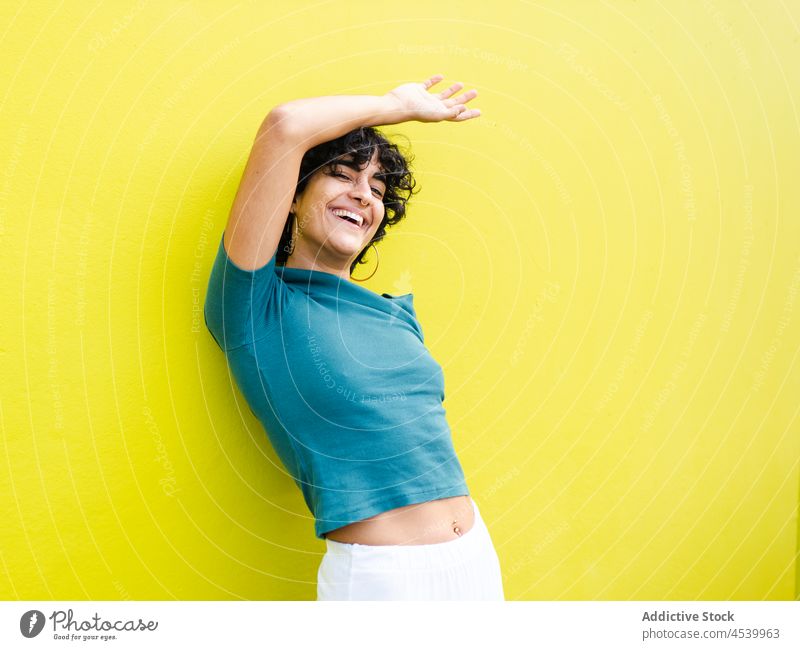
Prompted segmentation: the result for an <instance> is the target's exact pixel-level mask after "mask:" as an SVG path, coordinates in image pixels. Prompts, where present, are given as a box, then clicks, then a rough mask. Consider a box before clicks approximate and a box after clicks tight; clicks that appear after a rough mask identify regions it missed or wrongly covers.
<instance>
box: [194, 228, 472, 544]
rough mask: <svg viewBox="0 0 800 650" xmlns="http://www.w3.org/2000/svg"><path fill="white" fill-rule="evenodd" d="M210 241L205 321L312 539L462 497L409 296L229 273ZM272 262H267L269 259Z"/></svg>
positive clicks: (460, 476)
mask: <svg viewBox="0 0 800 650" xmlns="http://www.w3.org/2000/svg"><path fill="white" fill-rule="evenodd" d="M223 242H224V239H220V244H219V250H218V251H217V256H216V259H215V261H214V264H213V267H212V269H211V275H210V278H209V284H208V293H207V295H206V301H205V308H204V314H205V322H206V326H207V327H208V329H209V331H210V332H211V334H212V336H213V337H214V340H215V341H216V342H217V345H219V347H220V348H221V349H222V350H223V352H224V353H225V356H226V359H227V361H228V365H229V367H230V369H231V373H232V375H233V377H234V379H235V381H236V384H237V385H238V387H239V389H240V390H241V392H242V395H243V396H244V397H245V399H246V400H247V403H248V405H249V406H250V409H251V410H252V412H253V413H254V415H255V416H256V417H257V418H258V419H259V421H260V422H261V423H262V425H263V426H264V429H265V431H266V433H267V436H268V437H269V440H270V442H271V443H272V446H273V447H274V449H275V452H276V453H277V455H278V456H279V458H280V459H281V462H282V463H283V464H284V466H285V468H286V470H287V471H288V472H289V474H290V475H291V477H292V478H293V479H294V481H295V483H296V484H297V485H298V486H299V487H300V489H301V490H302V493H303V497H304V499H305V502H306V504H307V505H308V508H309V510H310V511H311V513H312V514H313V515H314V519H315V524H314V531H315V534H316V536H317V537H318V538H320V539H324V534H325V533H326V532H328V531H331V530H334V529H336V528H340V527H341V526H345V525H347V524H351V523H353V522H356V521H361V520H363V519H366V518H368V517H371V516H373V515H377V514H380V513H381V512H386V511H387V510H391V509H393V508H399V507H401V506H405V505H410V504H414V503H422V502H425V501H431V500H434V499H442V498H445V497H453V496H460V495H468V494H469V490H468V489H467V485H466V482H465V480H464V473H463V470H462V468H461V464H460V463H459V460H458V458H457V457H456V454H455V450H454V448H453V442H452V437H451V432H450V428H449V426H448V423H447V420H446V418H445V409H444V407H443V405H442V402H443V400H444V375H443V373H442V368H441V366H440V365H439V364H438V363H437V362H436V361H435V360H434V359H433V357H432V356H431V355H430V353H429V352H428V349H427V348H426V347H425V345H424V338H423V334H422V329H421V327H420V324H419V322H418V320H417V315H416V311H415V310H414V301H413V294H410V293H408V294H405V295H402V296H392V295H389V294H387V293H384V294H381V295H378V294H377V293H375V292H373V291H370V290H369V289H367V288H365V287H362V286H359V285H358V284H356V283H355V282H352V281H349V280H345V279H343V278H341V277H339V276H337V275H334V274H332V273H325V272H322V271H310V270H307V269H295V268H286V267H283V266H276V264H275V259H276V258H275V255H273V257H272V259H271V260H270V261H269V262H267V264H266V265H264V266H263V267H261V268H260V269H256V270H254V271H246V270H243V269H241V268H239V267H237V266H236V265H235V264H234V263H233V261H232V260H231V259H230V258H229V257H228V255H227V252H226V251H225V247H224V243H223ZM276 253H277V252H276Z"/></svg>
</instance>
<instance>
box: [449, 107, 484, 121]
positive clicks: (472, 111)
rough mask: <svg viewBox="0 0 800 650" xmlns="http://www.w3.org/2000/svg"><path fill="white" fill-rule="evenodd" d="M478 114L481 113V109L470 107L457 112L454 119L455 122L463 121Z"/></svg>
mask: <svg viewBox="0 0 800 650" xmlns="http://www.w3.org/2000/svg"><path fill="white" fill-rule="evenodd" d="M480 114H481V111H480V109H479V108H471V109H469V110H466V111H462V112H461V113H459V114H458V116H457V117H456V118H455V120H454V121H455V122H463V121H464V120H470V119H472V118H473V117H478V116H479V115H480Z"/></svg>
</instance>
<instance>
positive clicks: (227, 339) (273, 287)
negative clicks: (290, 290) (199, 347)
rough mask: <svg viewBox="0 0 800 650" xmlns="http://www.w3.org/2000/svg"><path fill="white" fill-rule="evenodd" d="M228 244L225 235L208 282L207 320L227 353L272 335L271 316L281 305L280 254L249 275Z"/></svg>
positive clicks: (205, 314) (221, 239)
mask: <svg viewBox="0 0 800 650" xmlns="http://www.w3.org/2000/svg"><path fill="white" fill-rule="evenodd" d="M224 242H225V235H224V233H223V235H222V237H221V238H220V242H219V248H218V250H217V257H216V259H215V260H214V264H213V266H212V267H211V275H210V277H209V280H208V291H207V293H206V301H205V307H204V316H205V322H206V327H207V328H208V331H209V332H211V335H212V336H213V337H214V340H215V341H216V342H217V345H219V347H220V348H221V349H222V350H223V351H225V352H227V351H229V350H232V349H233V348H237V347H240V346H242V345H246V344H248V343H253V342H254V341H257V340H258V339H260V338H262V337H263V336H265V335H266V334H267V333H268V330H269V324H270V319H269V317H268V314H269V310H270V309H271V308H273V307H274V306H275V304H276V302H277V296H276V294H277V292H278V290H279V284H280V280H279V278H278V276H277V275H276V273H275V260H276V256H277V250H276V251H275V254H273V256H272V259H270V261H269V262H267V263H266V264H265V265H264V266H262V267H261V268H259V269H255V270H252V271H246V270H244V269H241V268H239V267H238V266H236V264H234V262H233V260H231V258H230V257H228V253H227V251H226V250H225V244H224Z"/></svg>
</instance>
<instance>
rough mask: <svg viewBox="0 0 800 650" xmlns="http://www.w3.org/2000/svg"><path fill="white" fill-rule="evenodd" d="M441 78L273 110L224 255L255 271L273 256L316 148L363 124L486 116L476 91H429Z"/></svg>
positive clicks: (302, 101)
mask: <svg viewBox="0 0 800 650" xmlns="http://www.w3.org/2000/svg"><path fill="white" fill-rule="evenodd" d="M442 78H443V77H442V75H436V76H434V77H431V78H430V79H428V80H426V81H424V82H422V83H408V84H403V85H401V86H398V87H397V88H395V89H394V90H392V91H390V92H388V93H386V94H385V95H331V96H326V97H312V98H308V99H297V100H293V101H290V102H287V103H285V104H280V105H278V106H276V107H275V108H274V109H272V110H271V111H270V113H269V115H267V117H266V119H265V120H264V122H263V123H262V124H261V127H260V128H259V130H258V133H257V135H256V139H255V144H254V145H253V148H252V150H251V152H250V157H249V159H248V161H247V165H246V166H245V170H244V173H243V175H242V180H241V182H240V184H239V189H238V190H237V192H236V197H235V198H234V201H233V207H232V209H231V214H230V216H229V218H228V223H227V226H226V228H225V237H224V244H225V250H226V251H227V253H228V256H229V257H230V258H231V260H232V261H233V262H234V264H236V265H237V266H239V267H240V268H242V269H245V270H254V269H258V268H261V267H262V266H264V264H266V263H267V262H268V261H269V260H270V259H271V258H272V256H273V255H274V254H275V251H276V250H277V248H278V243H279V241H280V238H281V233H282V232H283V228H284V226H285V225H286V218H287V216H288V214H289V209H290V208H291V205H292V200H293V199H294V192H295V188H296V186H297V181H298V177H299V174H300V163H301V161H302V159H303V155H305V153H306V151H308V150H309V149H311V148H312V147H315V146H316V145H318V144H320V143H322V142H327V141H329V140H333V139H335V138H338V137H340V136H342V135H344V134H346V133H349V132H350V131H352V130H353V129H356V128H358V127H360V126H379V125H384V124H398V123H400V122H407V121H411V120H416V121H419V122H439V121H443V120H449V121H454V122H463V121H464V120H466V119H469V118H471V117H477V116H478V115H480V111H478V110H477V109H471V110H470V109H467V108H466V106H465V102H467V101H469V100H470V99H472V98H474V97H475V96H476V95H477V94H478V93H477V91H475V90H471V91H469V92H467V93H464V94H462V95H461V96H459V97H456V98H452V99H451V98H450V97H451V95H453V94H454V93H455V92H456V91H457V90H459V89H460V88H461V87H462V86H463V84H460V83H456V84H453V85H452V86H450V87H449V88H448V89H447V90H444V91H442V92H440V93H436V94H433V93H429V92H428V89H429V88H430V87H431V86H433V85H435V84H436V83H438V82H439V81H441V79H442Z"/></svg>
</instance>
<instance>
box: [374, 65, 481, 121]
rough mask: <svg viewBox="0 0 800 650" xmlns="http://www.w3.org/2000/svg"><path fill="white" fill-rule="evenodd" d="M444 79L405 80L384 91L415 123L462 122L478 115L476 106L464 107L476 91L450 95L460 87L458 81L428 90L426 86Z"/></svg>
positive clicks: (437, 76) (436, 76)
mask: <svg viewBox="0 0 800 650" xmlns="http://www.w3.org/2000/svg"><path fill="white" fill-rule="evenodd" d="M442 79H444V75H441V74H437V75H434V76H433V77H431V78H430V79H427V80H425V81H423V82H422V83H407V84H403V85H402V86H398V87H397V88H395V89H394V90H391V91H389V92H388V93H386V96H387V97H391V98H392V99H393V100H394V101H396V102H398V106H399V108H400V109H401V110H402V111H405V112H407V113H408V115H409V116H410V117H409V118H407V119H410V120H416V121H418V122H442V121H445V120H447V121H450V122H464V121H465V120H469V119H472V118H473V117H478V116H479V115H480V114H481V112H480V110H479V109H477V108H472V109H470V108H467V106H466V104H467V102H468V101H470V100H472V99H474V98H475V97H476V96H477V95H478V91H477V90H470V91H467V92H465V93H462V94H461V95H459V96H458V97H452V95H453V94H454V93H455V92H456V91H458V90H460V89H461V88H463V87H464V84H462V83H461V82H456V83H454V84H453V85H452V86H450V87H449V88H447V89H446V90H443V91H442V92H440V93H431V92H428V91H429V90H430V88H432V87H433V86H435V85H436V84H437V83H439V82H440V81H441V80H442Z"/></svg>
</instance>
